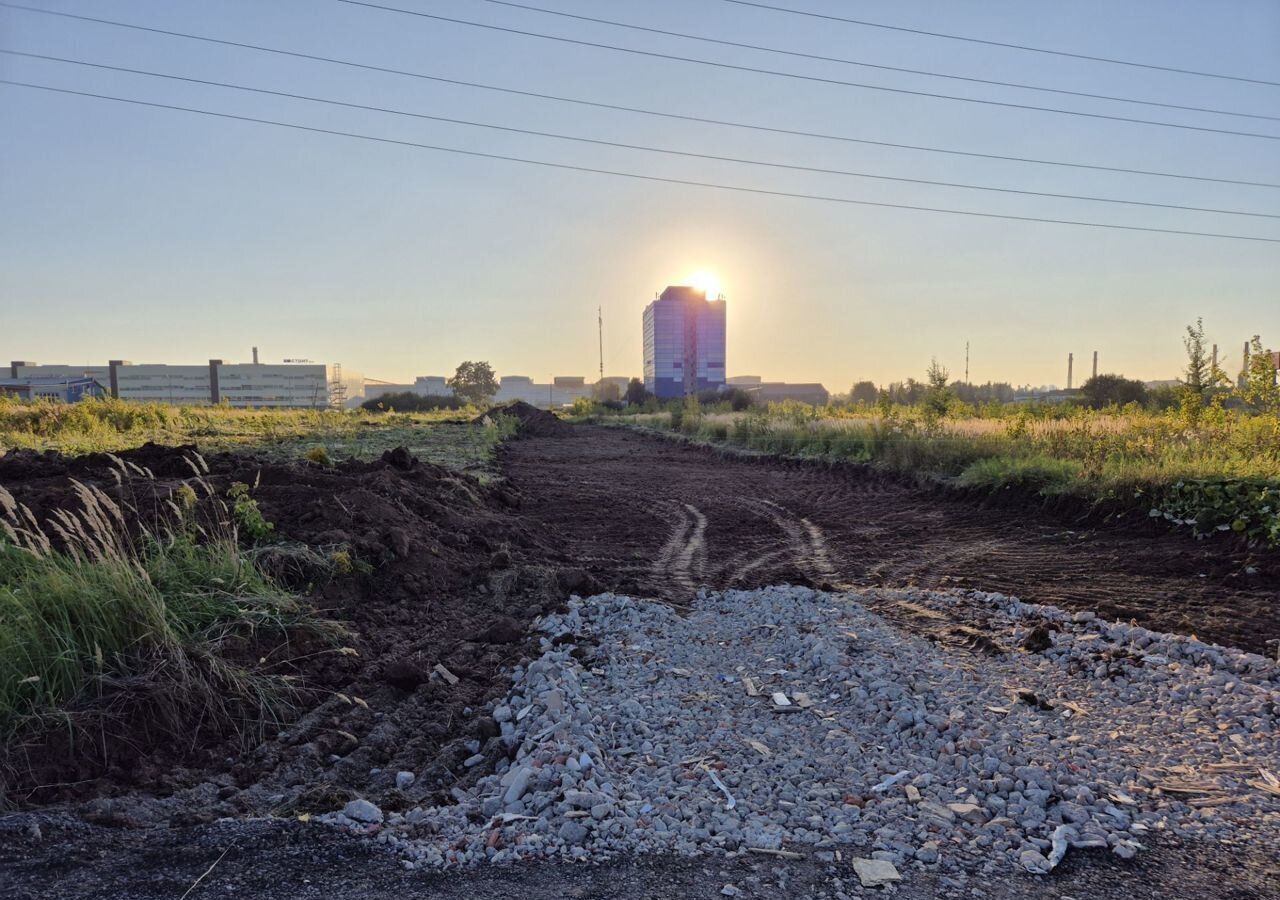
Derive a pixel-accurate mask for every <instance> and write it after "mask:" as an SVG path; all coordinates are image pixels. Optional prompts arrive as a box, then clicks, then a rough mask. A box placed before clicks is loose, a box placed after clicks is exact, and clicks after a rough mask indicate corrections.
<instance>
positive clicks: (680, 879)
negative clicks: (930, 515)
mask: <svg viewBox="0 0 1280 900" xmlns="http://www.w3.org/2000/svg"><path fill="white" fill-rule="evenodd" d="M7 824H8V823H6V822H5V820H4V819H3V817H0V885H3V887H4V890H3V891H0V893H3V895H4V896H5V897H6V898H9V897H12V898H13V900H45V898H58V900H174V898H181V897H182V896H183V894H184V892H185V891H187V890H188V889H191V888H192V886H193V885H196V882H197V880H198V879H200V878H201V876H204V878H203V880H201V881H200V882H199V884H198V885H196V886H195V888H194V890H192V891H191V893H190V895H189V896H190V898H191V900H200V898H210V897H251V898H254V900H295V898H313V900H330V898H335V897H338V898H347V897H351V898H360V900H406V898H418V897H422V898H428V897H430V898H436V900H511V898H521V900H572V898H576V900H652V898H655V897H663V898H671V900H677V898H680V900H683V898H705V900H722V898H723V897H724V896H725V895H724V894H723V893H722V891H723V889H724V886H725V885H726V884H732V885H734V886H736V887H737V888H738V890H739V891H740V893H739V894H738V895H737V896H739V897H740V898H753V900H760V898H767V900H790V898H793V897H815V898H822V897H825V898H832V897H834V896H835V895H836V891H843V892H844V893H845V895H846V896H851V897H864V898H871V897H880V896H886V897H894V898H897V900H962V898H963V900H973V898H985V900H1027V898H1045V900H1050V898H1051V900H1073V898H1074V900H1086V898H1087V900H1274V898H1276V897H1280V865H1278V864H1277V862H1276V860H1275V859H1273V858H1268V857H1267V856H1266V855H1265V854H1264V853H1260V852H1259V851H1258V850H1256V849H1253V848H1250V847H1240V846H1221V845H1211V844H1187V843H1179V842H1177V841H1174V840H1172V839H1167V838H1162V839H1157V840H1153V841H1151V847H1150V849H1148V850H1145V851H1143V852H1142V853H1139V854H1138V856H1137V857H1135V858H1134V859H1132V860H1127V861H1125V860H1120V859H1118V858H1117V857H1115V856H1114V855H1113V854H1111V853H1108V852H1106V851H1101V850H1082V851H1076V850H1073V851H1071V852H1069V853H1068V854H1067V858H1066V859H1065V860H1064V861H1063V863H1062V865H1061V866H1059V867H1058V868H1057V869H1056V870H1055V871H1054V872H1053V874H1052V875H1051V876H1048V877H1042V878H1037V877H1033V876H1030V875H1020V874H1012V875H1002V876H999V877H973V878H969V879H967V880H966V881H965V882H964V883H960V882H958V881H956V880H955V879H948V878H946V877H945V876H943V875H941V874H940V873H938V872H927V871H919V870H916V869H914V868H908V869H905V871H904V875H905V878H906V880H905V881H904V882H903V883H902V884H900V885H898V886H897V887H896V888H895V889H894V890H893V891H892V892H891V893H886V892H885V891H884V890H883V889H863V888H860V887H859V886H858V879H857V876H856V875H854V873H853V872H852V867H851V865H850V858H849V856H848V855H847V854H846V855H845V856H844V858H843V859H842V860H840V861H837V862H832V863H824V862H821V861H819V860H818V859H817V858H816V857H814V856H813V855H811V853H810V852H809V851H808V850H807V848H804V847H799V848H798V849H799V850H800V851H801V854H802V858H801V859H798V860H785V859H775V858H771V857H765V856H756V855H753V854H749V855H747V856H746V857H742V858H737V859H723V858H715V857H705V856H704V857H695V858H688V857H672V856H657V855H654V856H639V857H635V856H631V857H623V858H621V859H617V860H613V861H610V862H606V863H603V864H590V863H565V862H561V863H556V862H526V863H519V864H516V865H504V866H485V867H481V868H474V869H465V870H461V871H460V870H457V869H452V870H446V871H440V872H426V871H420V870H419V871H406V870H405V869H404V868H402V866H401V864H400V863H401V861H400V859H399V858H397V857H396V856H395V855H394V854H393V853H392V852H391V851H389V850H387V849H386V848H385V847H383V846H381V845H378V844H374V843H372V842H370V841H367V840H358V839H354V838H351V837H349V836H346V835H342V834H338V833H336V832H333V831H329V830H328V829H319V828H314V827H304V826H301V825H299V824H297V823H293V824H289V823H279V822H268V821H265V820H257V821H241V822H220V823H217V824H216V825H210V826H204V827H198V828H183V829H168V828H161V829H152V830H148V831H127V830H121V829H113V830H107V829H102V828H84V827H83V826H82V827H80V828H79V829H76V828H74V827H72V828H59V827H56V826H49V825H46V826H45V829H44V833H43V834H42V836H41V839H40V840H33V839H31V838H30V837H27V836H26V835H25V834H24V833H23V831H22V830H21V829H17V830H8V831H6V825H7ZM206 873H207V874H206Z"/></svg>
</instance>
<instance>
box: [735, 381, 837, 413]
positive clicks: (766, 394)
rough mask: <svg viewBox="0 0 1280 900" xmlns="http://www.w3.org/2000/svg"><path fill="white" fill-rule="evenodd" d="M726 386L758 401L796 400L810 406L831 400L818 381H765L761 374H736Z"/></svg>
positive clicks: (822, 404)
mask: <svg viewBox="0 0 1280 900" xmlns="http://www.w3.org/2000/svg"><path fill="white" fill-rule="evenodd" d="M726 388H735V389H737V390H740V391H743V392H745V393H747V394H748V395H750V397H751V399H752V400H753V401H754V402H756V403H781V402H782V401H784V400H796V401H799V402H800V403H808V404H809V405H810V406H826V405H827V403H828V402H830V400H831V393H830V392H829V391H828V390H827V389H826V388H825V387H823V386H822V385H821V384H818V383H817V382H786V381H765V380H764V379H763V378H761V377H760V376H759V375H735V376H734V377H732V378H730V379H729V380H728V382H727V384H726Z"/></svg>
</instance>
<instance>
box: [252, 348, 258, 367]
mask: <svg viewBox="0 0 1280 900" xmlns="http://www.w3.org/2000/svg"><path fill="white" fill-rule="evenodd" d="M253 364H254V365H255V366H256V365H257V364H258V348H257V347H254V348H253Z"/></svg>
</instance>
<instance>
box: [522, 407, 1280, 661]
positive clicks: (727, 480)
mask: <svg viewBox="0 0 1280 900" xmlns="http://www.w3.org/2000/svg"><path fill="white" fill-rule="evenodd" d="M583 431H584V432H586V433H585V434H583V436H582V439H580V440H576V441H570V442H559V441H524V442H520V443H516V444H511V445H509V446H508V447H506V448H505V450H504V451H503V453H504V456H503V464H504V466H505V469H506V471H507V473H508V475H509V477H510V479H511V481H512V483H513V484H514V485H515V487H516V488H517V489H519V490H520V491H521V493H522V494H523V496H524V512H525V514H526V515H527V516H528V517H529V518H531V519H533V520H535V521H537V522H538V523H540V524H542V525H545V526H546V527H547V528H548V529H551V530H554V531H555V532H557V533H558V534H559V535H560V536H561V538H560V540H561V541H562V546H563V548H564V549H565V550H566V551H567V552H568V553H569V554H570V555H572V556H573V557H575V558H577V559H579V560H581V562H582V565H584V566H585V567H587V569H588V570H589V571H590V572H591V573H592V575H594V577H595V578H596V579H597V580H599V581H600V582H601V583H602V584H604V585H606V586H608V587H610V588H614V589H619V590H624V591H630V592H637V591H638V592H640V593H641V594H643V595H647V596H662V597H666V598H668V599H671V600H673V601H677V602H679V601H682V600H684V599H687V598H688V597H689V596H690V595H691V594H692V592H693V591H694V590H695V589H696V588H697V587H699V586H703V585H706V586H711V587H758V586H761V585H767V584H776V583H779V582H790V583H793V584H797V583H799V584H811V585H823V584H829V585H839V584H853V585H864V586H869V585H875V586H880V585H884V586H891V587H893V586H905V585H918V586H921V587H952V588H971V589H978V590H984V591H998V592H1001V593H1005V594H1011V595H1015V596H1018V597H1020V598H1022V599H1023V600H1026V601H1029V602H1034V603H1048V604H1055V605H1058V606H1062V607H1064V608H1067V609H1072V610H1092V611H1094V612H1097V613H1098V614H1099V615H1102V616H1105V617H1107V618H1109V619H1122V620H1130V619H1132V620H1134V621H1136V622H1138V623H1139V624H1141V625H1144V626H1147V627H1149V628H1153V629H1156V630H1159V631H1172V632H1178V633H1182V634H1194V635H1197V636H1198V637H1199V638H1201V639H1202V640H1206V641H1214V642H1217V643H1222V644H1226V645H1229V646H1234V647H1240V648H1243V649H1246V650H1251V651H1254V652H1258V653H1263V652H1268V650H1269V649H1270V651H1271V652H1274V647H1271V648H1268V645H1267V642H1268V641H1269V640H1273V639H1276V638H1280V554H1277V553H1274V552H1272V553H1259V552H1256V551H1254V552H1251V551H1249V550H1248V549H1247V548H1245V547H1243V546H1242V545H1240V544H1238V543H1232V542H1230V541H1227V540H1214V539H1208V540H1203V541H1197V540H1195V539H1193V538H1191V537H1189V536H1186V535H1184V534H1181V533H1170V532H1168V531H1167V530H1165V529H1163V528H1160V527H1158V526H1155V525H1152V524H1149V523H1148V522H1146V521H1141V522H1138V521H1118V522H1109V523H1107V522H1104V523H1098V522H1095V521H1091V520H1089V519H1078V518H1077V517H1072V516H1070V515H1069V514H1067V513H1064V512H1062V511H1052V510H1046V509H1044V508H1043V507H1042V506H1039V505H1036V504H1035V502H1034V501H1033V500H1030V499H1028V498H1023V500H1022V502H1021V503H1013V502H1010V501H1008V500H1002V501H1001V502H999V503H991V504H983V503H981V502H979V501H977V500H976V499H975V498H974V497H972V496H960V495H956V494H953V493H950V492H947V491H944V490H939V489H925V488H921V487H917V486H914V485H911V484H908V483H905V482H903V481H901V480H898V479H894V478H891V477H887V476H883V475H879V474H876V473H875V472H873V471H871V470H870V469H866V468H860V467H843V468H839V469H825V468H822V467H819V466H815V465H810V464H806V463H799V462H790V463H788V462H779V461H777V460H769V459H754V460H753V459H750V458H744V457H742V456H740V455H732V454H719V453H716V452H714V451H710V450H707V449H705V448H699V447H693V446H689V445H685V444H678V443H672V442H669V441H663V440H658V439H655V438H653V437H649V436H645V435H641V434H637V433H635V432H630V431H626V430H622V429H615V428H600V427H596V428H590V429H588V428H583ZM1248 570H1253V574H1250V573H1249V571H1248Z"/></svg>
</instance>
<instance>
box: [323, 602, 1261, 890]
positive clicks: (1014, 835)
mask: <svg viewBox="0 0 1280 900" xmlns="http://www.w3.org/2000/svg"><path fill="white" fill-rule="evenodd" d="M865 599H866V598H865V597H863V596H862V595H859V594H856V593H845V594H829V593H821V592H818V591H814V590H810V589H808V588H798V587H777V588H766V589H761V590H754V591H725V592H712V593H702V594H700V595H699V597H698V600H697V602H696V603H695V604H694V606H693V608H692V609H691V610H688V611H685V612H684V613H681V612H678V611H676V610H675V609H673V608H671V607H670V606H668V605H666V604H663V603H659V602H655V601H646V600H634V599H631V598H629V597H623V596H618V595H611V594H605V595H600V596H597V597H593V598H590V599H587V600H578V599H576V598H575V599H574V600H572V601H571V602H570V605H569V608H568V610H567V611H566V612H565V613H563V614H559V615H553V616H549V617H547V618H546V619H545V620H544V621H543V622H542V625H541V627H542V629H543V631H544V633H545V638H544V639H543V642H542V655H541V657H540V658H539V659H537V660H535V661H533V662H531V663H530V664H529V665H528V666H527V667H517V668H516V669H515V670H514V671H513V673H512V678H513V685H512V689H511V693H510V695H509V696H508V697H506V698H504V699H503V700H502V701H501V702H500V703H499V704H498V705H497V707H496V709H495V710H494V711H493V713H492V714H493V717H494V719H495V720H497V721H499V722H500V723H501V724H500V728H501V734H500V735H499V737H497V738H494V740H497V741H500V742H501V744H502V745H503V747H504V748H506V750H507V751H508V756H509V757H510V759H509V760H508V759H506V758H504V759H502V760H501V761H500V762H499V764H498V767H497V769H496V770H495V771H494V772H493V773H492V774H490V775H486V776H484V777H482V778H481V779H480V780H479V781H478V782H477V783H476V785H475V787H474V789H473V791H472V792H470V793H466V792H463V791H461V790H455V798H456V799H457V801H458V802H457V804H456V805H452V806H447V807H429V808H417V809H413V810H410V811H408V812H405V813H392V814H388V815H387V816H386V818H385V820H384V821H383V822H382V823H381V826H380V827H379V826H378V825H377V823H376V821H374V820H371V819H370V818H369V817H368V816H367V813H368V810H364V809H360V810H353V805H354V804H356V803H361V802H363V801H353V804H348V806H347V809H346V810H344V812H343V813H334V814H330V815H327V816H323V817H317V818H318V819H320V820H324V821H328V822H331V823H334V824H337V825H341V826H345V827H350V828H352V829H353V830H359V831H361V832H364V833H368V832H376V838H375V839H376V840H378V841H382V842H384V843H387V844H390V845H391V846H393V847H394V848H396V849H397V850H399V851H400V852H401V853H403V854H405V855H406V856H407V857H408V859H409V861H410V864H412V865H427V866H442V865H455V864H471V863H476V862H482V861H486V860H488V861H492V862H502V861H506V860H514V859H522V858H534V857H567V858H582V857H592V858H607V857H610V856H615V855H618V854H621V853H630V852H676V853H683V854H695V853H745V852H748V851H749V850H750V849H751V848H756V849H757V850H775V851H776V850H778V849H780V848H782V847H783V846H784V844H785V845H790V846H791V847H792V848H796V847H798V846H803V845H808V846H811V847H814V848H819V849H841V848H845V849H847V850H848V851H849V853H850V856H852V857H857V858H859V859H863V860H864V861H865V860H871V861H875V862H882V863H886V864H888V868H884V867H880V871H883V872H887V871H889V870H890V869H893V867H895V866H899V867H900V866H929V867H936V868H939V869H941V870H942V871H961V870H963V871H967V872H970V873H995V872H998V871H1005V870H1010V869H1020V870H1025V871H1030V872H1033V873H1036V874H1043V873H1046V872H1048V871H1050V870H1051V869H1052V868H1053V867H1054V866H1055V865H1056V864H1057V863H1058V862H1059V861H1060V860H1061V859H1062V858H1063V855H1064V854H1066V853H1067V852H1069V850H1068V848H1070V847H1077V848H1078V847H1098V848H1110V849H1111V850H1112V851H1113V852H1114V853H1116V854H1117V855H1119V856H1121V857H1125V858H1128V857H1130V856H1132V855H1133V854H1134V853H1135V852H1137V851H1138V850H1140V848H1141V846H1142V844H1143V842H1144V841H1145V840H1147V839H1148V836H1149V835H1152V834H1153V833H1155V832H1160V831H1169V832H1172V833H1174V834H1176V835H1179V836H1183V837H1188V838H1203V839H1208V840H1220V839H1223V838H1228V837H1230V838H1233V839H1236V840H1255V839H1256V840H1264V841H1271V842H1275V841H1276V840H1277V837H1276V836H1277V835H1280V797H1277V796H1275V795H1272V794H1268V793H1267V792H1265V791H1263V790H1258V789H1255V788H1253V787H1251V786H1250V782H1251V781H1256V780H1257V779H1259V777H1260V774H1259V773H1260V771H1261V770H1267V771H1269V772H1280V742H1278V738H1277V715H1278V714H1280V666H1277V665H1276V664H1275V663H1273V662H1270V661H1268V660H1266V659H1265V658H1263V657H1261V656H1256V655H1251V654H1246V653H1241V652H1239V651H1235V650H1230V649H1226V648H1222V647H1216V646H1212V645H1205V644H1201V643H1199V642H1197V641H1194V640H1192V639H1189V638H1182V637H1177V636H1171V635H1162V634H1155V633H1153V632H1150V631H1146V630H1144V629H1141V628H1137V627H1135V626H1131V625H1124V624H1109V623H1106V622H1104V621H1102V620H1100V619H1098V618H1096V617H1094V616H1092V615H1091V614H1088V613H1084V614H1075V615H1071V614H1068V613H1065V612H1063V611H1061V610H1057V609H1054V608H1051V607H1039V606H1033V605H1030V604H1024V603H1021V602H1020V601H1018V600H1014V599H1011V598H1008V597H1003V596H1001V595H994V594H977V593H966V594H945V593H933V592H923V591H905V592H887V591H879V592H877V594H876V597H875V599H876V600H877V602H879V603H880V604H884V603H886V602H890V603H891V602H895V601H896V600H902V601H906V602H910V603H912V604H914V605H916V606H920V605H924V606H928V607H931V608H933V609H936V610H939V611H942V612H945V611H946V610H947V609H948V608H949V607H956V608H957V609H959V608H960V607H961V606H963V608H964V609H965V610H969V611H972V610H973V609H975V608H977V609H980V610H982V611H983V613H984V615H985V617H986V622H985V627H986V628H987V629H988V631H989V635H988V636H989V637H991V638H992V639H993V640H996V641H997V642H998V643H999V644H1000V645H1001V646H1003V647H1007V648H1010V649H1008V650H1007V652H1004V653H997V654H986V653H983V652H981V651H975V650H972V649H967V648H963V647H950V646H948V645H945V644H939V643H935V642H932V641H929V640H926V639H924V638H923V637H918V636H915V635H913V634H911V633H909V632H906V631H904V630H901V629H900V628H898V627H895V626H894V625H891V624H889V622H888V621H886V620H885V619H883V618H881V617H880V616H878V615H876V614H874V613H872V612H870V611H869V610H868V609H867V608H866V606H864V605H863V604H862V602H860V601H861V600H865ZM1042 622H1048V623H1050V626H1051V627H1052V628H1053V629H1055V633H1054V635H1053V641H1052V645H1051V646H1050V647H1049V648H1048V649H1047V650H1045V651H1044V652H1042V653H1028V652H1025V651H1022V650H1020V649H1017V647H1018V645H1019V643H1020V642H1021V639H1022V637H1023V636H1025V634H1026V633H1027V632H1029V631H1030V630H1031V629H1032V628H1034V627H1035V626H1036V625H1038V624H1041V623H1042ZM575 638H582V639H584V647H587V646H590V647H591V649H589V650H588V651H587V653H586V658H587V662H586V663H582V662H579V660H578V658H576V656H582V655H583V654H582V653H578V654H576V655H575V654H574V653H573V651H574V649H575ZM588 638H589V639H590V640H589V642H588V641H586V640H585V639H588ZM748 679H750V680H748ZM754 685H759V688H760V689H759V690H758V691H755V692H750V693H749V688H748V689H746V690H744V686H754ZM1019 692H1021V695H1020V694H1019ZM1028 692H1030V694H1031V695H1032V696H1034V697H1035V698H1036V701H1035V702H1025V701H1024V700H1021V699H1018V697H1019V696H1023V697H1026V696H1028ZM777 693H782V694H784V695H786V696H788V697H797V696H802V695H807V696H808V697H809V698H812V705H811V706H810V707H808V708H804V709H798V708H797V709H798V711H795V712H789V713H787V714H785V715H780V714H779V713H778V711H777V710H776V708H775V701H774V699H773V696H774V695H775V694H777ZM753 694H754V695H753ZM1046 706H1047V707H1048V708H1045V707H1046ZM513 710H518V711H520V715H518V716H517V715H515V714H514V713H513ZM760 746H763V747H765V748H766V749H767V750H768V754H767V755H766V754H765V753H762V752H761V751H760V750H759V749H758V748H759V747H760ZM489 758H492V756H490V757H489ZM476 762H477V761H475V759H474V757H472V758H471V759H468V760H467V763H466V764H467V765H468V766H474V765H475V764H476ZM1263 777H1264V776H1263ZM1162 785H1163V786H1164V787H1162ZM1188 785H1192V786H1194V787H1199V788H1200V793H1195V792H1194V791H1189V790H1188ZM1201 799H1208V800H1210V801H1215V800H1216V801H1218V802H1217V803H1214V802H1209V803H1207V804H1203V805H1202V804H1200V803H1199V802H1198V801H1199V800H1201ZM370 805H371V804H370ZM375 809H376V808H375ZM353 812H359V813H363V814H366V815H365V817H361V816H360V815H353V814H352V813H353ZM371 822H372V824H371ZM872 868H875V867H872ZM894 871H895V872H896V869H894Z"/></svg>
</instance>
